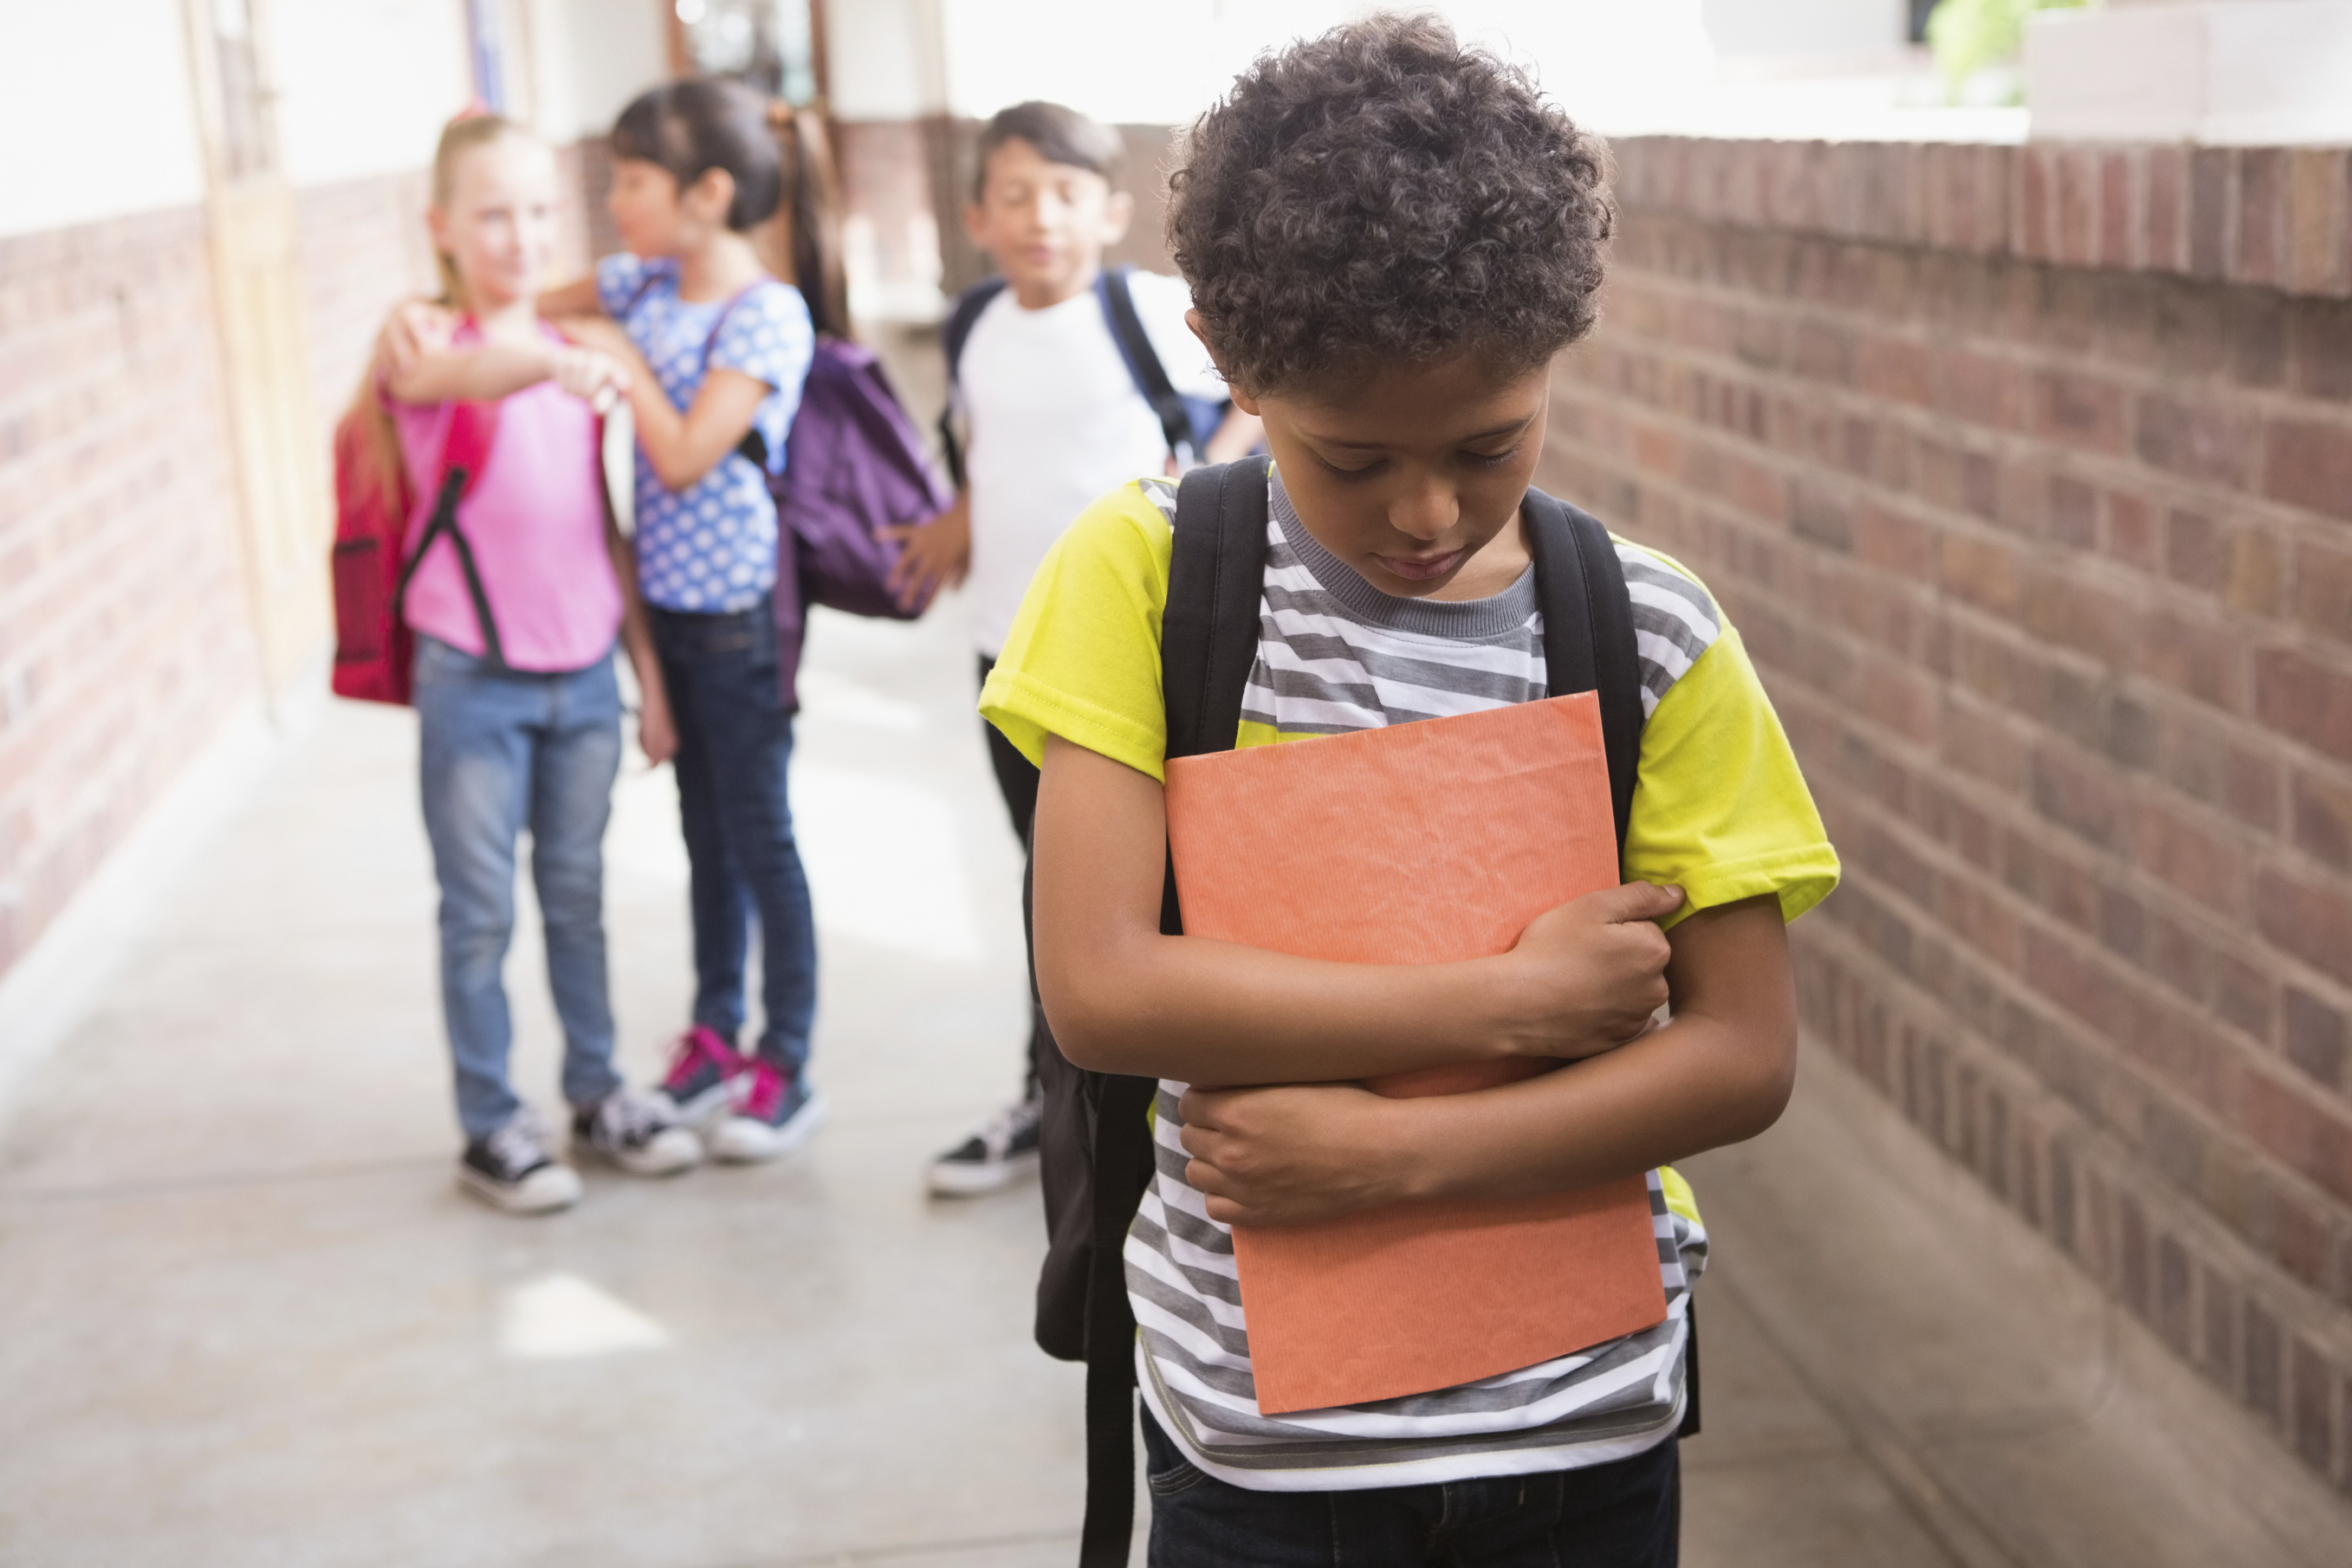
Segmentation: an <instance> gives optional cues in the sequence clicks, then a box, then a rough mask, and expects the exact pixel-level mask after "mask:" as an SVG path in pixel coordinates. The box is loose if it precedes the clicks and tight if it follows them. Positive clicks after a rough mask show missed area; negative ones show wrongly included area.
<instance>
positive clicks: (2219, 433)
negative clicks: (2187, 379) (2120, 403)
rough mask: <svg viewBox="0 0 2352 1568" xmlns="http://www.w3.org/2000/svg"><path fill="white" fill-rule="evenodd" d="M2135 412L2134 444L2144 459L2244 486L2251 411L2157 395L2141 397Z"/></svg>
mask: <svg viewBox="0 0 2352 1568" xmlns="http://www.w3.org/2000/svg"><path fill="white" fill-rule="evenodd" d="M2137 423H2138V436H2137V442H2136V446H2137V450H2138V452H2139V455H2140V457H2141V458H2144V459H2146V460H2147V461H2148V462H2151V463H2153V464H2155V465H2156V466H2157V467H2158V468H2166V469H2169V470H2170V471H2171V472H2173V473H2176V474H2179V475H2182V476H2184V477H2186V478H2189V479H2202V480H2205V481H2207V482H2209V483H2213V484H2223V485H2229V486H2231V487H2233V488H2244V487H2245V486H2247V485H2248V484H2249V483H2250V482H2251V479H2252V471H2253V458H2254V449H2255V426H2254V420H2253V418H2252V416H2251V415H2249V414H2247V413H2245V412H2244V411H2242V410H2241V409H2239V408H2236V407H2233V406H2224V405H2219V404H2210V403H2204V404H2200V403H2189V402H2186V401H2183V400H2182V399H2180V398H2178V397H2175V396H2172V395H2168V394H2163V393H2149V394H2145V395H2142V396H2141V397H2140V398H2139V400H2138V408H2137Z"/></svg>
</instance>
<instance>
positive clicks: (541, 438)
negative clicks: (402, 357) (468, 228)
mask: <svg viewBox="0 0 2352 1568" xmlns="http://www.w3.org/2000/svg"><path fill="white" fill-rule="evenodd" d="M541 331H545V332H546V333H547V334H548V336H549V337H550V338H551V339H555V340H556V341H558V342H560V341H562V340H561V335H560V334H558V333H557V332H556V331H554V329H552V328H551V327H546V326H542V327H541ZM478 341H479V338H478V334H476V333H475V331H474V327H473V323H472V322H470V321H469V322H467V324H466V326H465V327H464V328H463V329H461V330H460V331H459V333H458V336H457V342H459V343H461V344H463V343H466V342H478ZM386 401H387V402H388V404H389V405H390V407H391V409H392V414H393V419H394V424H395V425H396V426H398V427H399V430H400V447H401V453H402V455H403V456H404V457H405V458H407V460H408V473H409V479H410V480H411V482H412V483H413V484H414V485H415V489H416V492H417V513H416V516H415V517H414V518H413V519H411V520H410V521H409V525H408V543H407V546H406V547H407V548H408V549H410V550H414V549H415V548H416V541H417V540H418V539H419V538H420V537H421V536H422V535H423V534H424V531H425V522H426V521H427V520H428V518H429V516H430V513H431V509H432V504H433V497H434V494H435V493H436V491H437V489H439V480H440V449H439V448H440V440H441V432H442V424H441V405H438V404H432V403H415V404H412V403H401V402H398V401H396V400H391V399H387V400H386ZM599 450H600V448H599V445H598V432H597V427H596V415H595V412H594V411H593V409H591V408H590V407H589V406H588V405H586V404H585V403H583V402H582V401H580V399H578V398H576V397H572V396H571V395H568V394H565V393H563V392H562V391H559V390H558V389H557V388H556V386H555V384H554V383H552V382H541V383H540V384H538V385H536V386H530V387H525V388H524V389H523V390H522V391H520V392H518V393H516V394H515V395H513V396H511V397H509V398H507V399H506V400H505V401H504V402H502V403H500V404H499V428H498V437H497V439H496V440H495V441H494V442H493V443H492V444H491V447H490V457H489V461H488V463H487V464H486V465H485V466H484V468H483V471H482V474H481V477H480V478H479V479H478V480H476V482H475V484H474V488H473V489H472V491H471V493H469V494H468V495H467V497H466V499H465V500H462V501H460V502H458V503H457V526H458V527H459V528H460V529H462V530H463V531H465V535H466V540H467V542H468V543H469V544H471V545H472V546H473V547H474V562H475V564H476V565H477V566H478V568H479V569H480V571H481V574H482V592H483V594H484V595H486V596H488V599H489V601H490V616H491V618H492V619H493V620H495V621H496V622H497V623H498V628H499V645H500V647H502V648H504V650H505V652H506V656H507V663H508V664H509V666H510V667H512V668H516V669H529V670H540V671H550V670H568V669H584V668H587V667H588V666H590V665H592V664H594V663H595V662H596V661H597V660H598V659H601V658H604V657H605V655H607V654H608V653H610V652H611V651H612V648H613V640H614V636H615V634H617V633H618V632H619V630H620V626H621V584H620V582H619V580H618V579H616V578H615V577H614V574H613V558H612V556H611V555H610V554H609V553H607V552H606V549H605V544H604V471H603V468H602V466H601V459H600V456H599ZM405 610H406V618H407V621H408V624H409V625H410V626H412V627H414V628H415V629H416V630H417V631H420V632H424V633H426V634H427V635H429V636H432V637H438V638H440V639H441V640H442V641H443V642H446V643H447V644H448V645H449V646H451V647H456V648H461V649H463V650H464V651H466V652H467V653H469V654H472V655H474V656H475V657H476V658H479V657H481V655H482V653H483V652H484V651H485V648H484V644H483V641H482V634H481V631H480V628H479V623H478V622H477V620H476V619H475V616H474V601H473V598H472V596H471V595H468V594H467V592H466V574H465V572H464V570H463V569H462V568H460V567H459V565H458V564H457V549H456V547H455V546H454V545H452V544H451V543H450V542H448V541H446V540H436V541H435V542H434V545H433V550H432V553H430V554H429V555H427V556H426V557H425V561H424V563H423V564H422V565H420V566H418V567H417V569H416V575H415V578H414V579H413V580H411V582H410V583H409V584H408V600H407V603H406V605H405Z"/></svg>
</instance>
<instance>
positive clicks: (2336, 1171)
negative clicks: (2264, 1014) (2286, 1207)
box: [2240, 1073, 2352, 1199]
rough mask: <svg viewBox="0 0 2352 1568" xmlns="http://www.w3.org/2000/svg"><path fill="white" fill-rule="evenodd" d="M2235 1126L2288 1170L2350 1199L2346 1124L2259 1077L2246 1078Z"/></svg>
mask: <svg viewBox="0 0 2352 1568" xmlns="http://www.w3.org/2000/svg"><path fill="white" fill-rule="evenodd" d="M2243 1093H2244V1103H2243V1109H2242V1110H2241V1112H2240V1121H2241V1124H2242V1126H2243V1127H2244V1128H2245V1130H2246V1132H2247V1133H2248V1135H2249V1136H2251V1137H2252V1139H2253V1140H2254V1141H2255V1142H2257V1143H2258V1144H2259V1145H2260V1146H2261V1147H2262V1148H2263V1149H2264V1150H2265V1151H2267V1152H2269V1153H2271V1154H2272V1155H2273V1156H2274V1157H2275V1158H2277V1159H2278V1160H2279V1161H2280V1163H2283V1164H2284V1165H2285V1166H2286V1167H2287V1168H2288V1169H2290V1170H2292V1171H2294V1172H2295V1173H2297V1174H2298V1175H2301V1176H2304V1177H2305V1178H2307V1179H2308V1180H2310V1181H2311V1182H2313V1183H2314V1184H2316V1185H2318V1186H2319V1187H2321V1188H2323V1189H2324V1190H2326V1192H2329V1193H2331V1194H2335V1196H2336V1197H2337V1198H2338V1199H2352V1122H2347V1121H2345V1119H2344V1117H2343V1116H2342V1115H2341V1114H2340V1113H2338V1112H2335V1111H2330V1110H2324V1109H2322V1108H2321V1107H2319V1106H2318V1105H2315V1104H2314V1103H2313V1102H2312V1101H2311V1100H2308V1099H2307V1098H2305V1096H2304V1095H2303V1094H2302V1093H2301V1092H2299V1091H2297V1090H2295V1089H2291V1088H2289V1087H2288V1086H2287V1085H2285V1084H2284V1083H2282V1082H2280V1081H2279V1080H2277V1079H2273V1078H2271V1077H2270V1076H2269V1075H2267V1074H2265V1073H2249V1074H2248V1075H2246V1079H2245V1082H2244V1085H2243Z"/></svg>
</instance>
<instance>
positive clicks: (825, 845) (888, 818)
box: [792, 763, 982, 963]
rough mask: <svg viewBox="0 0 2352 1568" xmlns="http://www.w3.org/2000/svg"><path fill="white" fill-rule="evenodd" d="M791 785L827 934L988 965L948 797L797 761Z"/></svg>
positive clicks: (876, 776) (944, 959)
mask: <svg viewBox="0 0 2352 1568" xmlns="http://www.w3.org/2000/svg"><path fill="white" fill-rule="evenodd" d="M792 780H793V784H792V788H793V822H794V825H795V827H796V831H797V833H798V836H799V838H800V846H801V860H802V863H803V865H805V866H806V867H807V868H808V879H809V894H810V897H811V898H812V899H813V900H814V901H815V904H816V923H817V929H818V930H819V931H822V932H824V934H826V935H828V936H838V937H845V938H847V939H849V940H850V941H853V942H866V943H869V944H871V945H873V946H875V947H880V948H887V949H889V950H891V951H893V952H903V953H906V954H908V955H909V956H911V957H915V958H925V959H930V960H933V961H936V962H941V963H979V962H980V959H981V954H982V946H981V940H980V927H979V925H978V923H977V922H976V921H973V919H972V912H971V890H970V889H969V888H968V887H967V886H966V884H965V880H964V874H963V846H962V844H961V842H960V841H959V839H958V837H957V831H956V817H955V812H954V810H953V809H952V808H951V807H950V805H949V804H948V802H947V800H946V798H945V797H943V796H942V795H939V794H938V793H937V792H935V791H932V790H928V789H924V788H922V787H921V786H920V785H917V784H907V783H905V782H903V781H901V780H898V779H894V778H890V777H887V775H884V774H881V773H857V772H853V771H851V770H849V769H845V768H827V767H816V766H809V765H805V764H801V763H795V764H794V766H793V773H792Z"/></svg>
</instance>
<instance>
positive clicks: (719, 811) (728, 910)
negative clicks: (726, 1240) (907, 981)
mask: <svg viewBox="0 0 2352 1568" xmlns="http://www.w3.org/2000/svg"><path fill="white" fill-rule="evenodd" d="M646 615H647V616H648V618H649V619H650V620H651V621H652V623H653V633H654V647H655V648H656V651H657V652H658V653H659V654H660V656H661V668H662V679H663V681H664V682H665V683H666V684H667V686H668V688H669V705H670V711H671V713H672V715H673V716H674V718H675V720H676V721H677V805H678V816H679V819H680V822H681V824H682V825H683V826H684V828H685V830H686V855H687V861H688V867H689V868H690V871H691V877H690V879H689V899H690V902H691V905H692V908H693V910H694V972H695V993H694V1021H695V1022H696V1023H698V1024H699V1025H701V1026H704V1027H705V1028H708V1029H710V1030H712V1031H713V1032H715V1033H716V1034H717V1035H718V1036H719V1038H721V1039H723V1040H726V1041H728V1042H729V1043H730V1044H732V1043H733V1042H734V1041H735V1039H736V1037H738V1036H739V1035H740V1033H741V1031H742V1028H743V1015H744V968H745V964H746V961H747V960H748V958H749V956H750V952H751V926H752V923H753V921H755V920H756V921H757V922H758V925H759V930H760V970H761V983H762V986H763V990H764V994H763V997H762V1000H763V1002H764V1004H765V1006H764V1011H765V1013H766V1017H765V1019H764V1020H763V1022H762V1026H761V1031H760V1044H759V1050H760V1054H761V1056H762V1057H765V1058H767V1059H768V1060H770V1061H771V1062H772V1063H774V1064H775V1066H776V1067H778V1068H782V1070H783V1071H785V1072H786V1073H788V1074H792V1075H795V1076H797V1075H798V1074H799V1073H800V1071H801V1069H802V1068H803V1067H804V1066H805V1065H806V1064H807V1061H808V1053H809V1029H810V1026H812V1024H813V1023H814V1020H815V1016H816V920H815V916H814V913H813V911H812V910H810V907H809V888H808V877H807V874H806V873H805V872H803V870H802V868H801V853H800V846H799V844H798V843H797V842H796V841H795V840H794V839H793V813H792V806H791V804H790V803H789V801H788V800H787V799H786V798H785V789H784V773H785V770H786V768H787V767H788V765H789V764H790V763H791V762H792V756H793V716H792V714H791V713H790V712H789V711H787V710H785V707H784V703H783V698H782V694H781V693H780V692H779V690H778V689H777V684H776V622H775V616H774V614H773V612H772V608H771V606H770V605H769V601H768V600H767V599H765V598H762V599H761V601H760V603H759V604H758V605H754V606H753V607H752V608H751V609H748V610H744V611H740V612H739V613H737V614H734V615H696V614H690V613H688V612H685V611H678V610H664V609H659V608H650V607H649V608H648V609H647V611H646Z"/></svg>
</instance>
